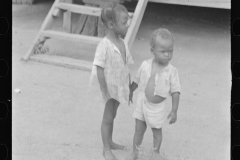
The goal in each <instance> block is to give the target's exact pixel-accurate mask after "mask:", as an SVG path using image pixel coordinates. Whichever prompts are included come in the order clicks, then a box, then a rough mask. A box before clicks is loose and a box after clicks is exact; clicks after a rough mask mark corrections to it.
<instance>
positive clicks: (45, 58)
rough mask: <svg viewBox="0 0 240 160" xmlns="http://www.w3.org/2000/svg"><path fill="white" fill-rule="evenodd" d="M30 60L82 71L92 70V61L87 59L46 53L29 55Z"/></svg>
mask: <svg viewBox="0 0 240 160" xmlns="http://www.w3.org/2000/svg"><path fill="white" fill-rule="evenodd" d="M30 60H31V61H35V62H41V63H45V64H51V65H56V66H62V67H67V68H71V69H80V70H84V71H91V70H92V63H91V62H89V61H83V60H77V59H73V58H68V57H63V56H55V55H54V56H53V55H48V54H38V55H33V56H31V57H30Z"/></svg>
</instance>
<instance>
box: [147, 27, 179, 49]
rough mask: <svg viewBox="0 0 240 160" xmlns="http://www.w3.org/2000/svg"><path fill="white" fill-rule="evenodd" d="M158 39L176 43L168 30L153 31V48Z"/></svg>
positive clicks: (151, 43) (151, 41) (151, 42)
mask: <svg viewBox="0 0 240 160" xmlns="http://www.w3.org/2000/svg"><path fill="white" fill-rule="evenodd" d="M157 37H161V38H162V39H164V40H165V39H166V40H168V39H171V40H173V41H174V38H173V35H172V33H171V32H170V31H169V30H167V29H165V28H159V29H156V30H155V31H153V33H152V36H151V40H150V46H151V48H154V47H155V42H156V39H157Z"/></svg>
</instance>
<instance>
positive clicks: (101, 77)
mask: <svg viewBox="0 0 240 160" xmlns="http://www.w3.org/2000/svg"><path fill="white" fill-rule="evenodd" d="M97 77H98V81H99V84H100V89H101V91H102V92H104V93H105V94H106V95H107V96H108V97H107V98H109V97H110V96H109V92H108V88H107V83H106V79H105V76H104V68H102V67H100V66H97Z"/></svg>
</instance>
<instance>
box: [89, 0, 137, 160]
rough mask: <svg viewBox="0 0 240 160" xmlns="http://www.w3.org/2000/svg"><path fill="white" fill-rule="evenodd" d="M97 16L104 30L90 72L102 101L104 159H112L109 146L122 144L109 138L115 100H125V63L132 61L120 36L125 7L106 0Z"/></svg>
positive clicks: (125, 24)
mask: <svg viewBox="0 0 240 160" xmlns="http://www.w3.org/2000/svg"><path fill="white" fill-rule="evenodd" d="M101 20H102V22H103V24H104V25H105V27H106V28H107V31H108V32H107V35H106V36H105V37H104V38H103V39H102V40H101V41H100V43H99V44H98V46H97V49H96V53H95V57H94V61H93V71H92V73H96V76H97V78H98V82H99V84H100V89H101V93H102V98H103V100H104V104H105V109H104V113H103V118H102V125H101V134H102V142H103V156H104V157H105V159H106V160H116V157H115V156H114V155H113V153H112V151H111V150H112V149H121V150H124V149H125V147H124V146H123V145H119V144H116V143H114V142H113V140H112V133H113V125H114V119H115V117H116V114H117V109H118V106H119V104H120V103H122V104H127V103H128V101H129V93H130V91H129V82H130V81H129V80H130V72H129V68H128V65H129V64H133V60H132V56H131V54H130V52H129V49H128V46H127V44H126V43H125V42H124V40H123V39H122V37H124V36H125V35H126V33H127V29H128V26H129V24H128V23H129V15H128V11H127V9H126V8H125V7H124V6H123V5H121V4H118V3H110V4H108V5H107V6H106V7H105V8H103V10H102V13H101ZM94 70H95V71H94Z"/></svg>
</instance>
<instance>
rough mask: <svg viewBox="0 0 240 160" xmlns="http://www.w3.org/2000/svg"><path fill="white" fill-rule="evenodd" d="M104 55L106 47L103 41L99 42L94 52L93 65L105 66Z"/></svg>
mask: <svg viewBox="0 0 240 160" xmlns="http://www.w3.org/2000/svg"><path fill="white" fill-rule="evenodd" d="M106 55H107V54H106V47H105V46H104V45H103V43H99V44H98V46H97V49H96V52H95V57H94V61H93V65H95V66H100V67H102V68H105V64H106Z"/></svg>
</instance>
